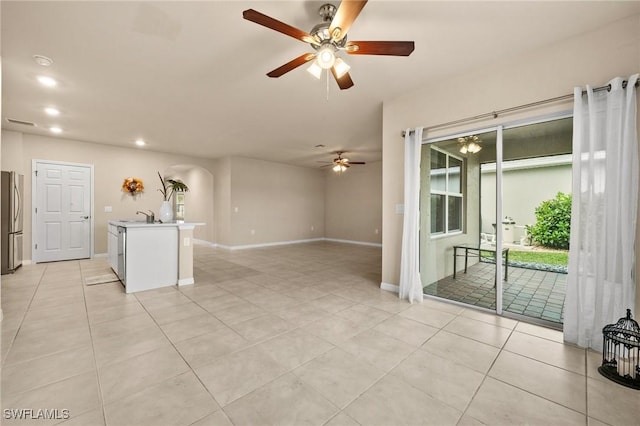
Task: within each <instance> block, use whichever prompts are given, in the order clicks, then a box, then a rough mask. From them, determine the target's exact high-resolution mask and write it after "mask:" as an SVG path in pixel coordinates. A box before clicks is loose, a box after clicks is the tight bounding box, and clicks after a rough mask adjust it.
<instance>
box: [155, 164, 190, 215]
mask: <svg viewBox="0 0 640 426" xmlns="http://www.w3.org/2000/svg"><path fill="white" fill-rule="evenodd" d="M158 177H159V178H160V183H161V184H162V188H160V189H158V191H160V193H161V194H162V197H163V201H162V206H160V210H159V211H158V216H159V217H160V221H161V222H170V221H172V220H173V208H172V207H171V204H170V203H169V201H171V197H172V196H173V194H174V193H175V192H187V191H189V187H188V186H187V184H186V183H184V182H182V181H181V180H180V179H165V178H163V177H162V175H161V174H160V172H158Z"/></svg>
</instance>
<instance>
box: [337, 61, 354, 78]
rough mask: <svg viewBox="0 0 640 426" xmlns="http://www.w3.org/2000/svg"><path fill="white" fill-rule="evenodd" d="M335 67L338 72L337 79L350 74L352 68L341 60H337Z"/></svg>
mask: <svg viewBox="0 0 640 426" xmlns="http://www.w3.org/2000/svg"><path fill="white" fill-rule="evenodd" d="M333 67H334V69H335V70H336V77H338V78H342V76H343V75H345V74H346V73H348V72H349V70H350V69H351V67H350V66H349V65H348V64H347V63H346V62H345V61H343V60H342V59H340V58H336V62H335V64H333Z"/></svg>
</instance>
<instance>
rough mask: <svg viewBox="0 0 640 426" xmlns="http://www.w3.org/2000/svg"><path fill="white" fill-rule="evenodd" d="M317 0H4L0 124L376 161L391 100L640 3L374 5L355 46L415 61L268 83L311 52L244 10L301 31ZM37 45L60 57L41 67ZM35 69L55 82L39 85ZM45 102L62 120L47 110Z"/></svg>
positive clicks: (267, 155)
mask: <svg viewBox="0 0 640 426" xmlns="http://www.w3.org/2000/svg"><path fill="white" fill-rule="evenodd" d="M323 3H325V2H323V1H238V0H236V1H201V2H186V1H178V2H116V1H112V2H92V1H85V2H27V1H20V2H18V1H16V2H12V1H2V2H1V8H2V10H1V13H2V28H1V30H2V33H1V35H2V39H1V42H2V51H1V53H2V127H3V128H5V129H11V130H17V131H24V132H30V133H38V134H49V132H48V130H47V128H48V127H49V126H50V125H52V124H58V125H60V126H61V127H62V128H63V129H64V132H63V134H62V135H61V136H60V137H64V138H68V139H77V140H82V141H90V142H98V143H105V144H111V145H119V146H127V147H133V146H134V145H133V142H134V140H135V139H136V138H144V139H145V140H146V141H147V142H148V145H147V146H146V147H145V148H142V149H149V150H156V151H163V152H170V153H186V154H190V155H194V156H201V157H209V158H218V157H223V156H229V155H239V156H246V157H252V158H259V159H265V160H270V161H280V162H284V163H292V164H301V165H305V166H313V167H318V163H317V162H316V161H317V160H329V159H331V158H332V157H333V156H332V155H331V154H330V151H335V150H344V151H348V152H349V158H350V159H352V160H354V161H361V160H364V161H374V160H379V159H380V158H381V157H382V152H381V151H382V136H381V133H382V103H383V102H384V101H385V100H389V99H393V98H395V97H397V96H400V95H402V94H405V93H407V92H410V91H411V90H412V89H415V88H418V87H421V86H424V85H427V84H433V83H434V82H437V81H438V80H441V79H443V78H445V77H449V76H452V75H456V74H464V73H467V72H468V71H469V69H470V68H472V67H482V66H483V65H486V64H489V63H490V62H492V61H495V60H496V59H498V58H501V57H510V56H515V55H519V54H521V53H523V52H525V51H527V50H532V49H537V48H541V47H543V46H545V45H549V44H552V43H555V42H557V41H559V40H563V39H566V38H569V37H572V36H575V35H578V34H581V33H584V32H587V31H591V30H593V29H595V28H597V27H600V26H602V25H605V24H607V23H610V22H613V21H616V20H618V19H622V18H624V17H627V16H630V15H632V14H635V13H640V2H635V1H633V2H613V1H605V2H591V1H587V2H578V1H570V2H521V1H511V2H483V1H472V2H455V1H442V2H430V1H407V2H401V1H376V0H372V1H369V3H368V4H367V5H366V7H365V8H364V10H363V11H362V13H361V14H360V16H359V17H358V19H357V20H356V22H355V23H354V25H353V27H352V28H351V30H350V31H349V34H348V36H349V39H350V40H415V44H416V49H415V51H414V52H413V54H412V55H411V56H410V57H408V58H407V57H386V56H348V57H346V56H347V55H343V57H344V59H345V60H346V61H347V62H348V63H349V64H350V65H351V67H352V68H351V72H350V74H351V77H352V78H353V81H354V82H355V86H354V87H352V88H351V89H348V90H345V91H340V90H339V89H338V87H337V86H336V84H335V82H334V81H333V80H332V81H330V82H329V89H328V92H327V84H326V80H325V79H324V78H323V79H322V80H320V81H318V80H315V79H314V78H313V77H312V76H311V75H309V74H308V73H307V72H305V68H306V67H304V66H303V67H300V68H298V69H296V70H293V71H291V72H290V73H288V74H286V75H285V76H283V77H280V78H279V79H271V78H268V77H267V76H266V75H265V74H266V73H267V72H269V71H271V70H273V69H274V68H277V67H278V66H280V65H282V64H284V63H285V62H288V61H289V60H291V59H293V58H295V57H297V56H299V55H301V54H302V53H305V52H307V51H310V50H309V49H310V48H309V47H308V46H307V45H306V44H304V43H302V42H300V41H297V40H295V39H293V38H291V37H287V36H285V35H283V34H280V33H277V32H275V31H272V30H269V29H267V28H264V27H262V26H259V25H257V24H255V23H252V22H249V21H246V20H244V19H242V11H243V10H245V9H249V8H253V9H256V10H258V11H260V12H262V13H264V14H266V15H269V16H271V17H273V18H276V19H278V20H281V21H284V22H286V23H288V24H290V25H293V26H294V27H298V28H300V29H302V30H305V31H309V30H311V28H312V27H313V26H314V25H315V24H317V23H319V22H320V18H319V16H318V15H317V10H318V8H319V6H320V5H322V4H323ZM333 3H334V4H336V5H337V4H338V2H335V1H334V2H333ZM36 54H40V55H45V56H48V57H50V58H52V59H53V60H54V64H53V65H52V66H51V67H48V68H44V67H41V66H39V65H37V64H36V63H35V62H34V61H33V58H32V56H33V55H36ZM40 74H45V75H50V76H51V77H54V78H56V79H57V80H58V81H59V85H58V86H57V87H56V88H53V89H48V88H45V87H42V86H41V85H39V84H38V83H37V82H36V80H35V77H36V76H37V75H40ZM327 97H328V99H327ZM425 102H428V100H427V99H425ZM49 105H51V106H56V107H57V108H59V109H60V110H61V111H62V114H61V116H60V117H57V118H55V119H52V118H50V117H47V116H46V115H45V114H44V112H43V110H42V109H43V107H45V106H49ZM6 118H14V119H18V120H25V121H32V122H35V123H36V124H37V127H36V128H35V129H32V130H30V129H28V128H25V127H24V126H20V125H14V124H10V123H7V121H6ZM317 144H324V145H326V147H325V148H316V147H315V145H317Z"/></svg>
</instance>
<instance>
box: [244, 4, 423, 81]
mask: <svg viewBox="0 0 640 426" xmlns="http://www.w3.org/2000/svg"><path fill="white" fill-rule="evenodd" d="M365 4H367V0H359V1H356V0H343V1H342V2H341V3H340V6H339V7H338V8H336V7H335V6H334V5H332V4H329V3H327V4H324V5H322V6H321V7H320V9H319V10H318V13H319V14H320V16H321V17H322V21H323V22H322V23H320V24H318V25H316V26H315V27H313V28H312V29H311V31H310V32H308V33H307V32H305V31H302V30H300V29H298V28H294V27H292V26H290V25H288V24H285V23H284V22H281V21H278V20H277V19H274V18H271V17H269V16H267V15H264V14H262V13H260V12H258V11H256V10H253V9H248V10H245V11H244V12H242V17H243V18H244V19H246V20H248V21H251V22H255V23H256V24H259V25H262V26H265V27H267V28H271V29H272V30H274V31H278V32H280V33H282V34H285V35H288V36H290V37H293V38H295V39H298V40H300V41H303V42H305V43H308V44H310V45H311V47H312V48H313V50H314V51H315V52H311V53H305V54H303V55H300V56H298V57H297V58H295V59H293V60H292V61H290V62H287V63H286V64H284V65H282V66H280V67H278V68H276V69H274V70H273V71H271V72H269V73H267V75H268V76H269V77H273V78H277V77H280V76H282V75H284V74H286V73H288V72H289V71H291V70H293V69H295V68H298V67H299V66H301V65H304V64H306V63H307V62H310V61H313V63H312V64H311V66H310V67H309V68H308V69H307V71H309V72H310V73H311V74H313V75H314V76H315V77H316V78H318V79H319V78H320V76H321V75H322V70H331V74H332V75H333V77H334V78H335V80H336V82H337V83H338V86H339V87H340V89H341V90H344V89H348V88H350V87H351V86H353V80H351V76H350V75H349V69H350V68H351V67H350V66H349V65H347V63H346V62H344V61H343V60H342V59H341V58H339V57H337V56H336V54H337V53H338V52H340V51H344V52H347V54H349V55H388V56H409V55H410V54H411V52H413V49H414V42H413V41H347V32H348V31H349V29H350V28H351V25H352V24H353V22H354V21H355V20H356V18H357V17H358V15H359V14H360V11H361V10H362V8H363V7H364V6H365ZM314 59H315V61H314Z"/></svg>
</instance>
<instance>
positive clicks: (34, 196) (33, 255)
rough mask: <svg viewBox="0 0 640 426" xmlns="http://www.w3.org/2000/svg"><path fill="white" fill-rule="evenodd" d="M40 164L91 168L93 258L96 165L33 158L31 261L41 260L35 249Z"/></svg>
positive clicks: (90, 211)
mask: <svg viewBox="0 0 640 426" xmlns="http://www.w3.org/2000/svg"><path fill="white" fill-rule="evenodd" d="M38 164H55V165H58V166H77V167H88V168H89V180H90V182H89V190H90V192H91V193H90V194H89V256H90V257H89V258H90V259H93V258H94V255H95V252H94V220H93V218H94V211H95V209H94V205H93V203H94V195H93V194H94V192H95V191H94V182H95V179H94V173H93V172H94V170H93V169H94V167H93V164H85V163H71V162H68V161H53V160H38V159H32V160H31V209H30V210H29V213H30V215H31V218H30V219H31V262H32V263H38V262H39V261H40V260H39V259H38V253H37V251H36V249H35V246H36V237H37V235H38V224H37V222H36V220H34V218H35V208H36V205H37V203H38V188H37V183H36V179H34V177H35V175H36V170H38Z"/></svg>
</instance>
